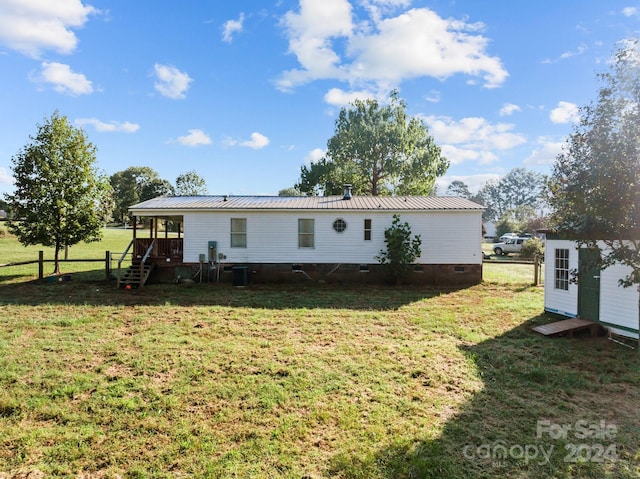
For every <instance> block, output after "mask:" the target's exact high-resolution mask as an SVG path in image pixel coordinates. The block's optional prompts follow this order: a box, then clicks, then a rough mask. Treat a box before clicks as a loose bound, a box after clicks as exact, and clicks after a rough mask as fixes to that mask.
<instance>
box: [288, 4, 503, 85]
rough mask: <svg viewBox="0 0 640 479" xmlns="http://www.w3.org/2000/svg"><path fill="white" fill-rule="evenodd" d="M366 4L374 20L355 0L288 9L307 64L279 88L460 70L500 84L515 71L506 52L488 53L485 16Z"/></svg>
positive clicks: (293, 45) (387, 81)
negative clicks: (478, 19) (359, 11)
mask: <svg viewBox="0 0 640 479" xmlns="http://www.w3.org/2000/svg"><path fill="white" fill-rule="evenodd" d="M366 5H368V6H369V7H370V8H369V13H370V21H364V22H359V23H357V24H355V23H354V22H353V18H352V13H353V12H352V9H351V4H350V3H349V2H348V1H347V0H328V1H327V0H301V1H300V11H299V12H298V13H294V12H291V11H290V12H288V13H287V14H286V15H285V17H284V19H283V21H282V24H283V25H284V27H285V29H286V33H287V35H288V38H289V51H290V52H291V53H293V54H294V55H295V56H296V58H297V60H298V62H299V64H300V68H298V69H292V70H289V71H285V72H283V73H282V75H281V76H280V78H279V80H278V82H277V86H278V88H280V89H281V90H285V91H286V90H291V89H293V88H295V87H296V86H298V85H302V84H305V83H308V82H311V81H314V80H317V79H329V78H330V79H337V80H343V81H348V82H349V83H350V85H352V86H356V87H357V85H374V86H375V88H376V89H377V90H386V91H387V92H388V91H389V89H391V88H392V87H395V86H398V85H399V84H400V83H401V82H402V81H403V80H406V79H410V78H416V77H423V76H429V77H435V78H439V79H445V78H448V77H450V76H452V75H455V74H460V73H461V74H465V75H470V76H472V77H481V78H483V80H484V86H485V87H487V88H492V87H497V86H500V85H501V84H502V83H503V82H504V81H505V79H506V78H507V76H508V73H507V71H506V70H505V69H504V68H503V66H502V63H501V61H500V59H499V58H497V57H491V56H489V55H487V53H486V49H487V46H488V40H487V38H485V37H483V36H482V35H480V34H478V32H479V31H481V30H482V28H483V25H482V24H480V23H467V22H465V21H461V20H454V19H443V18H441V17H439V16H438V15H437V14H436V13H435V12H433V11H432V10H429V9H427V8H415V9H411V10H408V11H406V12H405V13H403V14H401V15H399V16H396V17H389V18H382V15H383V14H384V13H386V12H387V11H389V10H390V9H392V8H398V7H406V6H407V5H408V2H404V1H400V0H398V1H393V0H389V1H377V2H375V1H371V0H370V1H368V2H366ZM381 6H384V7H385V8H380V7H381ZM374 7H375V8H374ZM373 11H375V14H374V13H372V12H373ZM342 45H344V48H342V50H340V49H339V46H342ZM368 88H371V87H370V86H368Z"/></svg>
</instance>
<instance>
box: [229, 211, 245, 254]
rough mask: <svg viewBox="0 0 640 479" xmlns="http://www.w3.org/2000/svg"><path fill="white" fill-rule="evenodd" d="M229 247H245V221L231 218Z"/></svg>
mask: <svg viewBox="0 0 640 479" xmlns="http://www.w3.org/2000/svg"><path fill="white" fill-rule="evenodd" d="M231 247H232V248H246V247H247V219H246V218H231Z"/></svg>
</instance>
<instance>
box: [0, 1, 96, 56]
mask: <svg viewBox="0 0 640 479" xmlns="http://www.w3.org/2000/svg"><path fill="white" fill-rule="evenodd" d="M96 13H98V10H97V9H95V8H94V7H92V6H91V5H83V3H82V1H81V0H56V1H46V0H39V1H38V0H2V2H0V42H1V43H3V44H5V45H6V46H7V47H9V48H11V49H13V50H16V51H19V52H21V53H23V54H24V55H27V56H30V57H33V58H38V57H39V56H40V54H41V53H42V52H43V51H45V50H53V51H55V52H58V53H63V54H68V53H71V52H73V51H74V50H75V48H76V45H77V44H78V39H77V37H76V35H75V33H74V32H73V31H72V29H74V28H76V29H77V28H81V27H82V26H83V25H84V24H85V23H86V22H87V21H88V19H89V16H90V15H93V14H96Z"/></svg>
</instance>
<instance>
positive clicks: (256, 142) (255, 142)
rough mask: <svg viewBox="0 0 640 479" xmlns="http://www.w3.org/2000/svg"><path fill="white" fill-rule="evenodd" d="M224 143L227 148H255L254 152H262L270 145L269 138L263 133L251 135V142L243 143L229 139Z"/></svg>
mask: <svg viewBox="0 0 640 479" xmlns="http://www.w3.org/2000/svg"><path fill="white" fill-rule="evenodd" d="M223 143H224V145H225V146H226V147H232V146H243V147H246V148H253V149H254V150H260V149H262V148H264V147H265V146H267V145H268V144H269V138H267V137H266V136H264V135H263V134H262V133H258V132H253V133H251V139H249V140H245V141H242V140H236V139H234V138H230V137H227V138H225V139H224V140H223Z"/></svg>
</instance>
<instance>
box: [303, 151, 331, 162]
mask: <svg viewBox="0 0 640 479" xmlns="http://www.w3.org/2000/svg"><path fill="white" fill-rule="evenodd" d="M326 154H327V152H326V151H325V150H323V149H322V148H314V149H313V150H311V151H310V152H309V153H307V156H305V157H304V164H305V165H307V166H309V165H311V163H317V162H318V161H320V160H321V159H322V158H324V156H325V155H326Z"/></svg>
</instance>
